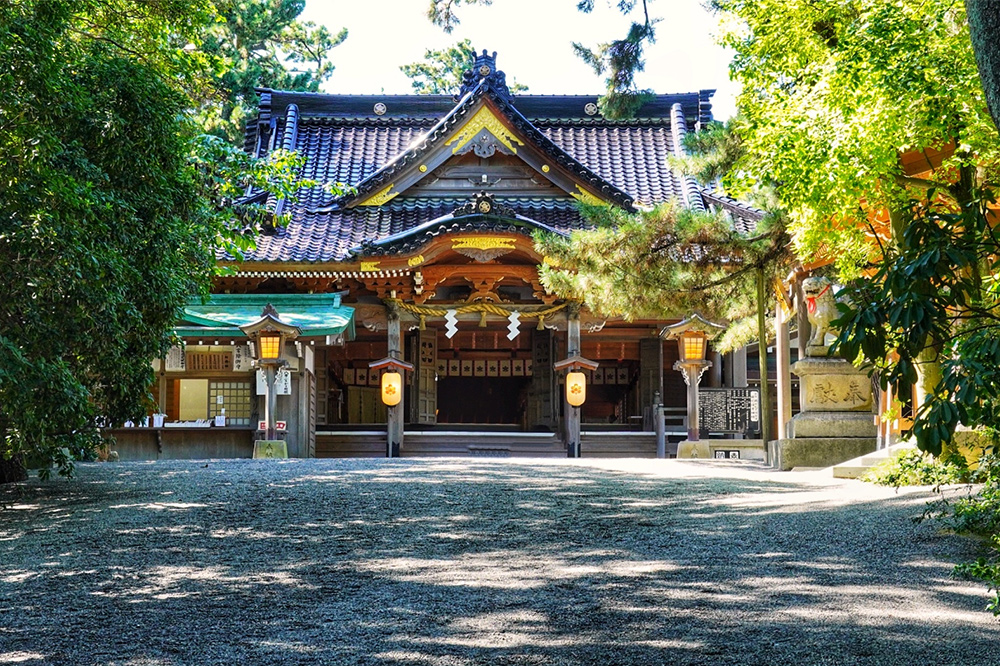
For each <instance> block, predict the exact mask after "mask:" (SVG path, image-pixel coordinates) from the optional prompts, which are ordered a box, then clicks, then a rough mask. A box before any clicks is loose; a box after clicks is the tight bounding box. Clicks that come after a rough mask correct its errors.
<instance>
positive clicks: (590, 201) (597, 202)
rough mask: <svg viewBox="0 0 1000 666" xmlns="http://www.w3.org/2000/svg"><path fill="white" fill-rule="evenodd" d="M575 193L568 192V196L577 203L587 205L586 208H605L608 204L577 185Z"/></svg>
mask: <svg viewBox="0 0 1000 666" xmlns="http://www.w3.org/2000/svg"><path fill="white" fill-rule="evenodd" d="M576 189H577V191H576V192H570V193H569V195H570V196H571V197H573V198H574V199H576V200H577V201H579V202H580V203H584V204H587V205H588V206H607V205H608V202H607V201H605V200H604V199H601V198H599V197H596V196H594V195H593V194H591V193H590V192H588V191H587V190H585V189H583V188H582V187H580V186H579V185H577V186H576Z"/></svg>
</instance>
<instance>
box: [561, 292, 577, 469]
mask: <svg viewBox="0 0 1000 666" xmlns="http://www.w3.org/2000/svg"><path fill="white" fill-rule="evenodd" d="M567 317H568V320H567V322H566V357H567V358H569V357H570V356H579V355H580V304H579V303H570V306H569V308H568V313H567ZM565 399H566V397H565V396H563V400H565ZM566 444H567V446H568V447H569V451H568V455H569V457H570V458H579V457H580V408H579V407H571V406H570V405H569V403H567V404H566Z"/></svg>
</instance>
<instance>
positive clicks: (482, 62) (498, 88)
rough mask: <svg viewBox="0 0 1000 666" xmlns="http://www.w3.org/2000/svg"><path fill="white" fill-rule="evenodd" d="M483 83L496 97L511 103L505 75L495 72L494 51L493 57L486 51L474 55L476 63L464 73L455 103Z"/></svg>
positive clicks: (495, 56)
mask: <svg viewBox="0 0 1000 666" xmlns="http://www.w3.org/2000/svg"><path fill="white" fill-rule="evenodd" d="M483 81H485V82H486V84H487V85H488V86H489V87H490V89H492V90H493V92H494V93H496V94H497V95H498V96H500V97H501V98H503V99H504V100H506V101H508V102H510V101H513V97H512V96H511V94H510V89H509V88H507V75H506V74H504V73H503V72H501V71H499V70H497V52H496V51H494V52H493V55H490V54H489V52H488V51H487V50H486V49H483V52H482V53H481V54H477V55H476V61H475V62H474V63H473V65H472V69H468V70H466V71H465V74H464V75H463V77H462V89H461V90H459V91H458V95H456V96H455V101H458V100H460V99H462V98H463V97H465V96H466V95H467V94H468V93H469V92H471V91H472V90H475V89H476V87H478V86H479V84H480V83H481V82H483Z"/></svg>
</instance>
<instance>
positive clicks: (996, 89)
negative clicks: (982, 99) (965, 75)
mask: <svg viewBox="0 0 1000 666" xmlns="http://www.w3.org/2000/svg"><path fill="white" fill-rule="evenodd" d="M965 12H966V14H967V15H968V19H969V34H970V36H971V37H972V49H973V51H975V53H976V65H977V66H978V69H979V79H980V81H982V84H983V91H984V92H985V93H986V105H987V106H988V107H989V110H990V115H991V116H992V117H993V122H994V123H995V124H996V126H997V127H1000V47H998V46H997V44H998V42H997V37H998V36H1000V13H998V12H997V10H996V4H995V3H993V2H992V1H991V0H965Z"/></svg>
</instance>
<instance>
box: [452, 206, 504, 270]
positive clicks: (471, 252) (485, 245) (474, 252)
mask: <svg viewBox="0 0 1000 666" xmlns="http://www.w3.org/2000/svg"><path fill="white" fill-rule="evenodd" d="M480 203H487V202H485V201H483V202H480ZM483 212H488V211H483ZM451 249H452V250H454V251H455V252H458V253H459V254H461V255H463V256H466V257H468V258H470V259H472V260H473V261H476V262H479V263H485V262H487V261H493V260H494V259H498V258H499V257H502V256H504V255H505V254H509V253H510V252H512V251H513V250H514V239H513V238H502V237H499V236H467V237H464V238H456V239H454V240H453V241H452V243H451Z"/></svg>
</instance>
